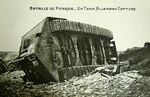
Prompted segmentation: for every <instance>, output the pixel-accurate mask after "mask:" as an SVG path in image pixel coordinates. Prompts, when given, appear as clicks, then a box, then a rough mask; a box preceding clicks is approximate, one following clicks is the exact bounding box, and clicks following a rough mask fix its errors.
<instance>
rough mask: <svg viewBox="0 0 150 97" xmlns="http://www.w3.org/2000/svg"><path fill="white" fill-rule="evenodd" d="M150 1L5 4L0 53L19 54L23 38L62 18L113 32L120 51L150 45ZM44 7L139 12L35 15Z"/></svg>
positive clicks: (16, 0) (6, 0)
mask: <svg viewBox="0 0 150 97" xmlns="http://www.w3.org/2000/svg"><path fill="white" fill-rule="evenodd" d="M149 4H150V0H1V3H0V51H19V46H20V42H21V36H23V35H24V34H25V33H26V32H28V31H29V30H30V29H32V28H33V27H34V26H35V25H36V24H37V23H39V22H40V21H41V20H43V19H44V18H45V17H48V16H52V17H60V18H66V19H68V20H71V21H78V22H82V23H88V24H92V25H96V26H99V27H104V28H107V29H109V30H111V31H112V32H113V34H114V40H115V41H116V46H117V50H126V49H127V48H131V47H135V46H137V47H142V46H143V45H144V42H146V41H149V42H150V34H149V33H150V5H149ZM30 6H40V7H55V6H60V7H77V6H79V7H83V6H87V7H96V6H99V7H118V6H120V7H128V8H130V7H135V8H136V11H77V10H76V11H68V12H67V11H58V10H57V11H50V10H49V11H39V10H36V11H31V10H30V9H29V7H30Z"/></svg>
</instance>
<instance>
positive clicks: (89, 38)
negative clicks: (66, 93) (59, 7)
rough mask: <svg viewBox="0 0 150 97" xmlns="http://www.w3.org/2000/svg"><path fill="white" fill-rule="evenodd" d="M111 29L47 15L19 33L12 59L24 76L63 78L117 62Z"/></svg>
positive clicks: (39, 79)
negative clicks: (19, 44) (20, 37)
mask: <svg viewBox="0 0 150 97" xmlns="http://www.w3.org/2000/svg"><path fill="white" fill-rule="evenodd" d="M112 39H113V35H112V32H111V31H109V30H107V29H104V28H101V27H97V26H93V25H89V24H84V23H80V22H74V21H68V20H66V19H62V18H53V17H47V18H45V19H44V20H43V21H42V22H40V23H39V24H38V25H36V26H35V27H34V28H33V29H31V30H30V31H29V32H28V33H26V34H25V35H24V36H23V37H22V41H21V46H20V52H19V57H18V59H17V60H16V62H18V63H19V64H20V65H21V67H22V69H23V70H24V72H25V73H26V76H27V78H28V80H30V81H33V82H38V83H43V82H49V81H58V82H59V81H64V80H65V79H69V78H71V77H73V76H81V75H83V74H85V73H88V72H90V71H92V70H93V69H95V68H97V67H99V66H103V65H108V64H115V63H116V62H117V52H116V46H115V42H114V41H111V40H112Z"/></svg>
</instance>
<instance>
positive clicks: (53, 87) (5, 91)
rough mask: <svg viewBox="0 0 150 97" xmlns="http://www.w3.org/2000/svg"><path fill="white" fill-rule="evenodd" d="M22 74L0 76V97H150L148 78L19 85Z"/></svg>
mask: <svg viewBox="0 0 150 97" xmlns="http://www.w3.org/2000/svg"><path fill="white" fill-rule="evenodd" d="M22 75H24V73H23V72H22V71H14V72H11V73H5V74H3V75H1V76H0V79H1V80H0V87H1V88H0V96H7V97H12V96H13V97H35V96H38V97H150V77H147V76H143V75H140V74H139V73H137V71H129V72H124V73H121V74H117V75H115V76H109V77H106V76H103V75H102V74H101V73H98V72H97V73H94V74H91V75H86V76H82V77H74V78H72V79H70V80H68V81H65V82H63V83H51V82H50V83H45V84H40V85H34V84H33V83H31V82H27V83H23V82H22V80H21V79H20V77H19V76H22ZM2 79H3V80H2Z"/></svg>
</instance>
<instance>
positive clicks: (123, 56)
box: [119, 47, 142, 61]
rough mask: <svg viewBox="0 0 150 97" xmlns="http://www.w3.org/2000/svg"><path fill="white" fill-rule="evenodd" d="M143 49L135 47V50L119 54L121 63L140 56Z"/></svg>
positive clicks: (131, 49)
mask: <svg viewBox="0 0 150 97" xmlns="http://www.w3.org/2000/svg"><path fill="white" fill-rule="evenodd" d="M141 49H142V48H140V47H133V48H129V49H127V50H125V51H122V52H119V60H120V61H127V60H131V59H132V58H134V57H135V56H137V55H138V53H139V52H140V51H141Z"/></svg>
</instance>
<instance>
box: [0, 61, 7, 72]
mask: <svg viewBox="0 0 150 97" xmlns="http://www.w3.org/2000/svg"><path fill="white" fill-rule="evenodd" d="M7 70H8V67H7V65H6V64H5V62H4V61H3V60H2V58H0V74H1V73H4V72H6V71H7Z"/></svg>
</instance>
